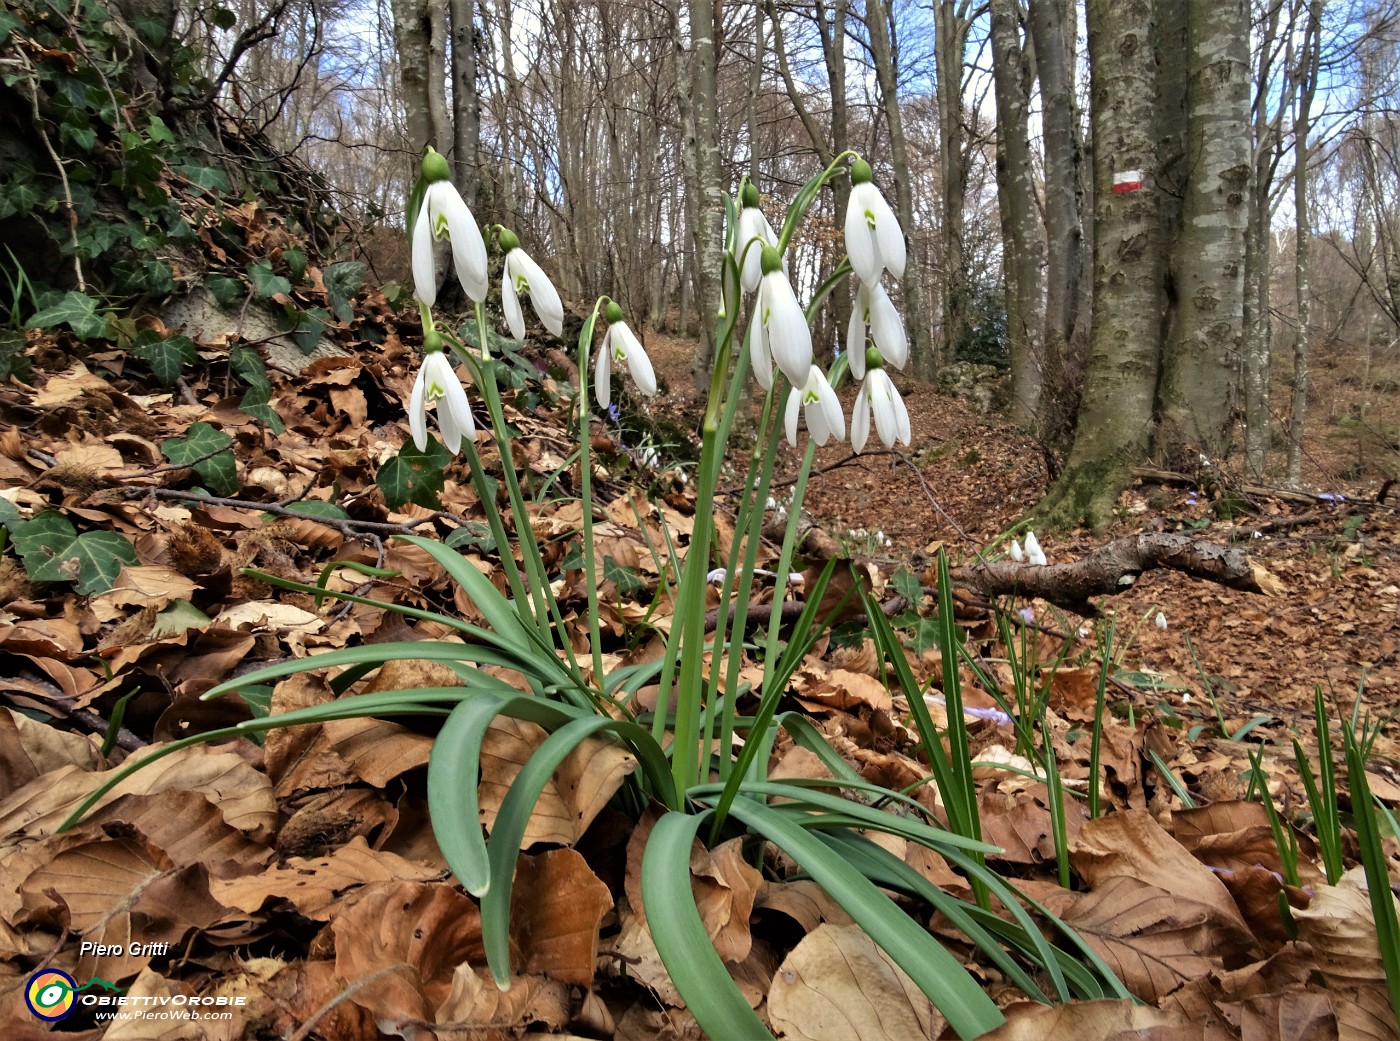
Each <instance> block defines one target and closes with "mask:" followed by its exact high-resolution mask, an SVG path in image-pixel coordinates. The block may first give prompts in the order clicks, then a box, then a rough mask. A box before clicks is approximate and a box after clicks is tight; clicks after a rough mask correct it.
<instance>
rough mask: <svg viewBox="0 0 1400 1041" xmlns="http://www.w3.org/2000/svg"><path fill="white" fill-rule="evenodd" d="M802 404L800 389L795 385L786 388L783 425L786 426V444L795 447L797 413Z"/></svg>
mask: <svg viewBox="0 0 1400 1041" xmlns="http://www.w3.org/2000/svg"><path fill="white" fill-rule="evenodd" d="M801 406H802V391H801V390H800V389H798V388H797V387H789V388H788V399H787V411H786V412H785V413H784V415H783V421H784V423H783V425H784V426H785V427H786V428H787V439H788V444H790V445H792V447H793V448H796V447H797V413H798V411H799V410H800V409H801Z"/></svg>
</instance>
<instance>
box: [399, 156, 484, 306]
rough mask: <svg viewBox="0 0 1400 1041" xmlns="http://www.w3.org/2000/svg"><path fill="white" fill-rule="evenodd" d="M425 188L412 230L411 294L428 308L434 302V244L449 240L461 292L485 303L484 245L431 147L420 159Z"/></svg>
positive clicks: (473, 219) (478, 301)
mask: <svg viewBox="0 0 1400 1041" xmlns="http://www.w3.org/2000/svg"><path fill="white" fill-rule="evenodd" d="M423 179H424V180H425V181H426V182H427V188H426V189H425V190H424V192H423V203H422V205H421V206H419V208H418V219H417V221H416V222H415V223H414V226H413V291H414V293H415V294H416V295H417V297H418V299H419V300H421V301H423V304H424V305H425V306H427V307H432V306H433V304H434V303H436V302H437V261H436V260H435V259H434V257H433V242H434V241H435V240H438V239H444V238H446V239H450V240H451V243H452V262H453V266H454V267H455V268H456V269H457V279H458V280H459V281H460V282H461V283H462V289H463V291H464V292H465V293H466V294H467V296H469V297H471V298H472V299H473V300H475V301H476V302H477V303H480V302H481V301H483V300H485V299H486V285H487V279H486V242H485V240H484V239H482V237H481V229H480V228H478V227H477V226H476V218H475V217H473V216H472V211H471V210H470V209H468V208H467V204H466V201H465V200H464V199H463V198H462V196H461V193H460V192H458V191H457V189H456V188H455V187H453V185H452V182H451V181H450V180H449V179H448V169H447V160H446V159H444V158H443V157H442V155H441V154H439V153H438V152H437V151H435V150H434V149H433V148H432V147H431V146H429V148H428V154H427V155H426V156H424V157H423Z"/></svg>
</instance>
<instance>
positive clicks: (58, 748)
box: [0, 708, 102, 799]
mask: <svg viewBox="0 0 1400 1041" xmlns="http://www.w3.org/2000/svg"><path fill="white" fill-rule="evenodd" d="M100 744H101V742H100V741H98V739H97V738H95V737H92V736H84V735H82V734H74V733H70V732H68V731H66V730H59V729H58V728H57V727H51V726H46V725H45V724H43V723H36V722H35V721H34V720H32V719H30V718H29V717H28V716H26V715H24V714H23V713H22V712H14V711H12V710H11V709H8V708H0V799H3V798H5V797H6V796H8V795H9V794H10V793H11V792H13V791H15V790H16V789H18V788H22V787H23V786H24V785H26V784H28V783H29V782H30V781H32V780H34V779H35V778H37V777H38V776H39V775H40V774H44V773H48V772H49V771H51V770H57V769H60V768H61V767H65V766H75V767H77V768H78V769H80V770H94V769H96V768H97V767H98V766H100V765H101V762H102V759H101V756H100V755H99V754H98V748H99V746H100Z"/></svg>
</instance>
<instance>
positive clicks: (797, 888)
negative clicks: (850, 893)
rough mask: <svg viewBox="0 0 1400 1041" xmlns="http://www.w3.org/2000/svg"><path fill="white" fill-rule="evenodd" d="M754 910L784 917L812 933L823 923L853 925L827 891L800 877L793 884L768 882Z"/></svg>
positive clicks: (760, 893)
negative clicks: (770, 912) (774, 913)
mask: <svg viewBox="0 0 1400 1041" xmlns="http://www.w3.org/2000/svg"><path fill="white" fill-rule="evenodd" d="M754 909H755V910H761V911H777V912H779V913H780V914H785V915H787V916H788V917H789V918H791V919H792V920H793V921H794V922H796V923H797V924H798V925H800V926H801V927H802V928H803V930H805V931H806V932H811V931H812V930H813V929H815V928H816V927H817V926H819V925H821V924H822V923H823V922H829V923H831V924H832V925H850V924H851V916H850V915H848V914H847V913H846V912H845V909H844V908H842V907H841V905H840V904H838V903H837V902H836V901H835V900H832V899H831V897H829V896H827V895H826V890H824V889H822V887H821V886H819V885H817V884H816V883H815V882H813V881H811V880H809V879H805V878H800V879H797V880H796V881H794V882H765V883H764V885H763V888H762V889H760V890H759V892H758V897H757V899H756V900H755V901H754Z"/></svg>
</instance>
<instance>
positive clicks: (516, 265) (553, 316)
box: [499, 231, 564, 340]
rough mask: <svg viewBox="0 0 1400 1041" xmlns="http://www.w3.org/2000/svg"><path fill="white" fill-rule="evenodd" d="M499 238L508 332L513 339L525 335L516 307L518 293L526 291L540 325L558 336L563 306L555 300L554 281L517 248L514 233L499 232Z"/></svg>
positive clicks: (522, 313)
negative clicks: (503, 251)
mask: <svg viewBox="0 0 1400 1041" xmlns="http://www.w3.org/2000/svg"><path fill="white" fill-rule="evenodd" d="M499 240H500V243H501V248H502V249H504V250H506V259H505V263H504V265H503V268H502V272H501V307H502V308H503V309H504V310H505V313H506V324H507V325H509V326H510V334H511V335H512V336H514V337H515V338H516V339H517V340H523V339H524V338H525V314H524V312H523V311H522V310H521V307H520V294H521V293H528V294H529V297H530V303H531V305H532V306H533V307H534V309H535V314H537V315H539V316H540V321H541V322H543V323H544V327H545V328H546V329H548V330H549V331H550V332H551V333H553V334H554V335H555V336H562V335H563V333H564V305H563V304H562V303H561V302H560V300H559V292H558V290H556V289H555V288H554V283H553V282H551V281H550V280H549V276H548V275H546V274H545V273H544V271H543V270H541V268H540V266H539V265H538V264H536V263H535V262H534V261H533V260H532V259H530V255H529V254H528V253H526V252H525V251H524V250H523V249H521V248H520V240H519V239H518V238H516V237H515V233H514V232H511V231H502V232H501V234H500V237H499Z"/></svg>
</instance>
